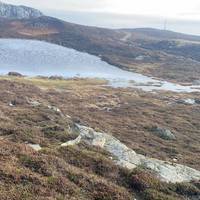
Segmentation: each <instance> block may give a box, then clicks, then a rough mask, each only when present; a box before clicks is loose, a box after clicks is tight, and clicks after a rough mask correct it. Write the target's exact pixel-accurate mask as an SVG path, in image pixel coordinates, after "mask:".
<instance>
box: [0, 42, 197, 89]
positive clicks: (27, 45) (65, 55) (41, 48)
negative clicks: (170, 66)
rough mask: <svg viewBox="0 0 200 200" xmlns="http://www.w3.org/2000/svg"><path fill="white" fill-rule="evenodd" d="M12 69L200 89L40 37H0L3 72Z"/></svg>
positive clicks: (126, 83) (135, 84)
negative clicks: (36, 38) (143, 72)
mask: <svg viewBox="0 0 200 200" xmlns="http://www.w3.org/2000/svg"><path fill="white" fill-rule="evenodd" d="M10 71H14V72H19V73H22V74H24V75H28V76H38V75H42V76H51V75H61V76H64V77H66V78H71V77H77V76H79V77H83V78H86V77H89V78H104V79H107V80H109V81H110V85H112V86H113V87H137V88H142V89H144V90H147V91H151V90H154V89H155V90H171V91H176V92H193V91H200V86H198V87H199V88H194V87H192V86H181V85H177V84H173V83H169V82H165V81H158V80H155V79H153V78H150V77H147V76H143V75H141V74H137V73H132V72H127V71H124V70H122V69H119V68H117V67H115V66H112V65H109V64H108V63H106V62H104V61H102V60H101V59H100V58H99V57H96V56H93V55H89V54H87V53H81V52H78V51H76V50H73V49H69V48H65V47H62V46H59V45H55V44H50V43H47V42H41V41H36V40H21V39H0V73H1V74H7V73H8V72H10ZM195 87H196V86H195Z"/></svg>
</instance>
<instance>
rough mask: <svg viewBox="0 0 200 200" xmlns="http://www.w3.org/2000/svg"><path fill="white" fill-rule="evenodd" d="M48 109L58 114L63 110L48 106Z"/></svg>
mask: <svg viewBox="0 0 200 200" xmlns="http://www.w3.org/2000/svg"><path fill="white" fill-rule="evenodd" d="M48 108H49V109H50V110H53V111H55V112H57V113H61V110H60V109H59V108H57V107H55V106H48Z"/></svg>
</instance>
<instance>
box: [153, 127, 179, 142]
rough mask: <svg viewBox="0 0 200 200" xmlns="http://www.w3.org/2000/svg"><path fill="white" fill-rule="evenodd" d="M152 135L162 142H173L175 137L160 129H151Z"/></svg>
mask: <svg viewBox="0 0 200 200" xmlns="http://www.w3.org/2000/svg"><path fill="white" fill-rule="evenodd" d="M151 131H152V133H153V134H154V135H156V136H158V137H160V138H162V139H163V140H175V139H176V137H175V135H174V134H173V133H172V132H171V131H170V130H168V129H165V128H160V127H153V128H152V130H151Z"/></svg>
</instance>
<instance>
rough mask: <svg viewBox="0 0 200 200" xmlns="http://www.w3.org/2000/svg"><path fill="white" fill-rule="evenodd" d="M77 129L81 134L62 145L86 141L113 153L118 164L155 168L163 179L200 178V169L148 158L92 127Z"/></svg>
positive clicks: (168, 180) (129, 166)
mask: <svg viewBox="0 0 200 200" xmlns="http://www.w3.org/2000/svg"><path fill="white" fill-rule="evenodd" d="M77 129H78V130H79V133H80V136H79V137H78V138H77V139H76V140H74V141H71V142H70V143H69V142H67V143H64V144H62V146H68V144H69V145H71V144H78V143H79V142H81V141H84V142H85V143H87V144H88V145H95V146H99V147H101V148H103V149H105V150H106V151H108V152H110V153H111V154H113V155H114V159H113V160H114V161H115V162H116V163H117V164H118V165H120V166H123V167H126V168H128V169H134V168H135V167H137V166H143V167H145V168H148V169H150V170H153V171H154V172H155V173H156V174H157V175H158V177H160V179H161V180H163V181H166V182H172V183H176V182H188V181H192V180H200V171H197V170H195V169H192V168H190V167H187V166H184V165H180V164H174V163H170V162H166V161H161V160H158V159H154V158H148V157H145V156H143V155H140V154H137V153H136V152H135V151H133V150H132V149H130V148H128V147H127V146H126V145H124V144H123V143H121V142H120V141H119V140H117V139H116V138H115V137H113V136H111V135H108V134H106V133H101V132H96V131H95V130H93V129H92V128H89V127H86V126H80V125H77ZM97 141H99V142H97Z"/></svg>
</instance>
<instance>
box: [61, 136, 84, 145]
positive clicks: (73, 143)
mask: <svg viewBox="0 0 200 200" xmlns="http://www.w3.org/2000/svg"><path fill="white" fill-rule="evenodd" d="M80 142H81V135H79V136H78V137H77V138H76V139H75V140H70V141H68V142H65V143H63V144H61V146H62V147H68V146H74V145H77V144H79V143H80Z"/></svg>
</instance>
